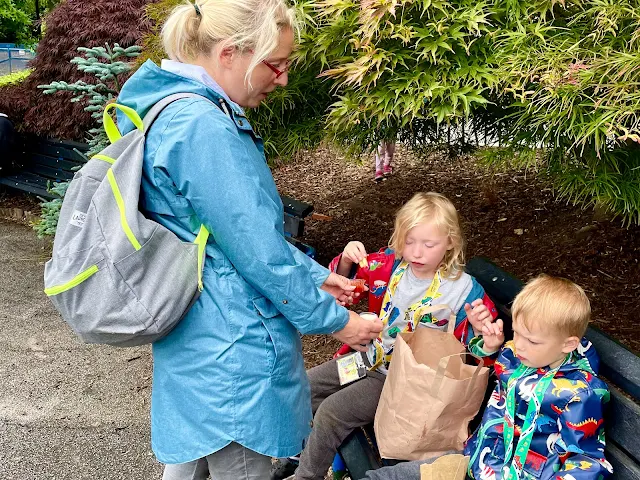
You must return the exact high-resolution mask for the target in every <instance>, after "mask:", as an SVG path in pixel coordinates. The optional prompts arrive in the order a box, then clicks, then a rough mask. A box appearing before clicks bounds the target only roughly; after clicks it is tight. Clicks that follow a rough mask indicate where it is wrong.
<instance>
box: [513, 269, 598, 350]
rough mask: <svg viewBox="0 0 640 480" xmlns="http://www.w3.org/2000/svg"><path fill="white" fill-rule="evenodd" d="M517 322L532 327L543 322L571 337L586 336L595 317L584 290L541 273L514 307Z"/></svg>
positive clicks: (566, 281)
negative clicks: (588, 326) (591, 319)
mask: <svg viewBox="0 0 640 480" xmlns="http://www.w3.org/2000/svg"><path fill="white" fill-rule="evenodd" d="M511 314H512V316H513V320H514V322H515V321H517V322H518V323H522V324H523V325H524V326H525V327H526V328H527V329H528V330H531V326H532V325H533V324H534V323H535V324H537V325H538V324H542V325H544V326H546V327H549V328H550V329H551V330H553V331H554V332H556V333H558V334H561V335H566V336H568V337H573V336H575V337H578V338H582V336H583V335H584V333H585V332H586V330H587V325H588V324H589V320H590V318H591V304H590V303H589V298H587V294H586V293H584V290H583V289H582V288H580V287H579V286H578V285H576V284H575V283H573V282H572V281H570V280H567V279H566V278H560V277H552V276H549V275H544V274H543V275H540V276H538V277H536V278H535V279H533V280H531V281H530V282H529V283H527V284H526V285H525V287H524V288H523V289H522V291H521V292H520V293H519V294H518V295H517V296H516V298H515V300H514V301H513V307H512V308H511Z"/></svg>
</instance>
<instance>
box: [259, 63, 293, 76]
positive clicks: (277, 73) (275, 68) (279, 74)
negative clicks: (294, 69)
mask: <svg viewBox="0 0 640 480" xmlns="http://www.w3.org/2000/svg"><path fill="white" fill-rule="evenodd" d="M262 63H264V64H265V65H266V66H267V67H269V68H270V69H271V71H273V73H275V74H276V78H280V76H282V74H284V73H286V72H288V71H289V66H290V63H289V62H287V63H286V65H285V66H284V68H283V69H282V70H280V69H279V68H278V67H276V66H275V65H273V64H271V63H269V62H267V61H266V60H263V61H262Z"/></svg>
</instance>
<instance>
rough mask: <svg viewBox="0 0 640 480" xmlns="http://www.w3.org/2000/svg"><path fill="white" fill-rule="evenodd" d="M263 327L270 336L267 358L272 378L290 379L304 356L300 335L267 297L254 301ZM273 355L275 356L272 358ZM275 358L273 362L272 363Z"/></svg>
mask: <svg viewBox="0 0 640 480" xmlns="http://www.w3.org/2000/svg"><path fill="white" fill-rule="evenodd" d="M253 305H254V306H255V308H256V310H257V311H258V313H259V315H260V317H261V319H262V326H263V327H264V328H265V330H266V331H267V334H268V340H267V345H266V348H267V358H269V366H270V373H271V376H272V377H281V376H284V377H288V375H289V373H290V372H291V371H293V370H294V369H295V367H296V365H297V362H298V360H299V357H300V358H301V355H302V353H301V352H302V343H301V341H300V334H299V333H298V331H297V330H296V329H295V327H294V326H293V325H292V324H291V322H289V321H288V320H287V319H286V318H285V317H284V315H282V314H281V313H280V311H279V310H278V309H277V308H276V307H275V306H274V305H273V303H271V302H270V301H269V300H268V299H267V298H265V297H259V298H255V299H253ZM271 355H273V356H271ZM271 358H273V361H271Z"/></svg>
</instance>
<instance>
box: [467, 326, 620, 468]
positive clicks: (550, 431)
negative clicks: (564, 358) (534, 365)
mask: <svg viewBox="0 0 640 480" xmlns="http://www.w3.org/2000/svg"><path fill="white" fill-rule="evenodd" d="M598 363H599V360H598V356H597V353H596V352H595V348H594V347H593V346H592V345H591V342H589V341H588V340H586V339H584V338H583V339H582V342H581V344H580V346H579V347H578V349H577V350H576V351H574V352H573V353H572V358H571V359H570V360H569V361H568V362H567V363H565V364H564V365H563V366H562V367H560V370H559V371H558V373H556V375H555V377H554V378H553V379H552V380H551V384H550V386H549V387H548V389H547V391H546V393H545V394H544V397H543V399H542V403H541V408H540V415H539V416H538V417H537V420H536V421H535V430H534V434H533V438H532V441H531V445H530V448H529V452H528V454H527V456H526V461H525V465H524V468H523V470H522V475H521V477H520V478H521V479H540V480H543V479H545V480H546V479H564V480H587V479H589V480H596V479H598V480H599V479H603V478H607V477H609V476H610V475H611V473H612V468H611V465H610V464H609V462H607V460H606V459H605V457H604V447H605V439H604V425H603V418H602V411H603V406H604V403H606V402H608V401H609V389H608V387H607V385H606V384H605V383H604V382H603V381H602V380H600V379H599V378H598V377H597V376H596V372H597V369H598ZM519 365H520V360H518V358H517V357H516V355H515V352H514V345H513V342H508V343H507V344H506V345H505V346H504V348H503V349H502V351H501V352H500V355H499V357H498V359H497V360H496V362H495V371H496V376H497V377H498V382H497V385H496V387H495V389H494V391H493V394H492V395H491V398H490V400H489V402H488V404H487V407H486V409H485V412H484V415H483V417H482V423H481V424H480V427H478V430H477V431H476V432H475V433H474V434H473V435H472V436H471V438H469V440H467V444H466V446H465V451H464V453H465V455H469V456H470V457H471V460H470V462H469V475H470V476H471V478H474V479H475V480H501V479H503V478H505V474H506V473H508V471H509V466H510V465H509V464H507V465H505V461H504V460H505V458H504V457H505V444H504V437H503V432H504V421H505V419H504V415H505V405H506V390H507V383H508V380H509V378H510V377H511V375H512V373H513V372H514V371H515V370H516V368H518V366H519ZM547 371H548V368H542V369H538V370H537V371H535V372H534V373H533V374H532V375H530V376H526V377H524V378H521V379H520V380H519V381H518V383H517V384H516V386H515V389H516V390H515V402H516V404H515V405H516V407H515V427H514V430H515V437H514V442H516V443H517V441H518V439H519V434H520V429H521V427H522V424H523V418H524V416H525V413H526V411H527V407H528V402H529V401H530V399H531V397H532V395H533V389H534V388H535V385H536V383H537V381H538V380H539V379H540V378H542V376H543V375H544V374H545V373H546V372H547Z"/></svg>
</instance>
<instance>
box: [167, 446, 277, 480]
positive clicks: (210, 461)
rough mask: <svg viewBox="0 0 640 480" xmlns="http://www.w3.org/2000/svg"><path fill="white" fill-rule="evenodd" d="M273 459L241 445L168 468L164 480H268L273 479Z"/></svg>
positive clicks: (227, 447) (168, 466) (225, 448)
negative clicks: (268, 479)
mask: <svg viewBox="0 0 640 480" xmlns="http://www.w3.org/2000/svg"><path fill="white" fill-rule="evenodd" d="M270 470H271V457H267V456H265V455H261V454H259V453H256V452H254V451H253V450H249V449H248V448H245V447H243V446H242V445H240V444H238V443H230V444H229V445H227V446H226V447H224V448H223V449H222V450H218V451H217V452H215V453H212V454H211V455H207V456H206V457H203V458H200V459H198V460H194V461H193V462H188V463H179V464H175V465H166V466H165V467H164V475H162V480H205V479H207V478H209V474H211V478H212V479H213V480H264V479H267V478H269V472H270Z"/></svg>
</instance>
